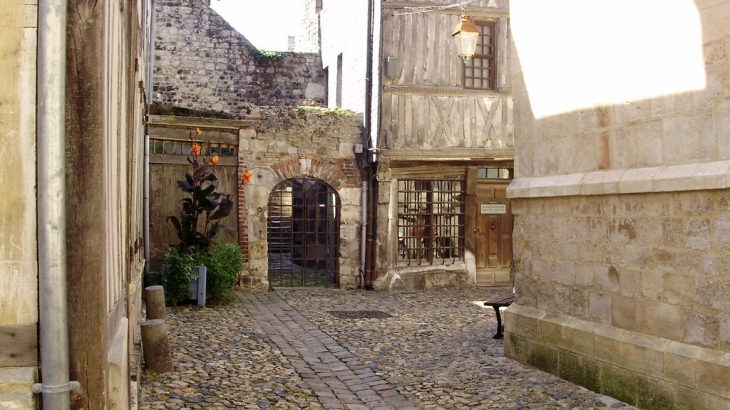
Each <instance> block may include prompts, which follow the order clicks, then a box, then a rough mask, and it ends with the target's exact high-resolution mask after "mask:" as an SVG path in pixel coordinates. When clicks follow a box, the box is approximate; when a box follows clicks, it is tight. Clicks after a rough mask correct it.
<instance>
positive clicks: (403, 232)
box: [398, 180, 464, 266]
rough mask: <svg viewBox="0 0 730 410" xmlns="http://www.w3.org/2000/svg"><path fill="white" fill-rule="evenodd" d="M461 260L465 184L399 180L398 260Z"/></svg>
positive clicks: (405, 262)
mask: <svg viewBox="0 0 730 410" xmlns="http://www.w3.org/2000/svg"><path fill="white" fill-rule="evenodd" d="M463 260H464V181H461V180H454V181H430V180H400V181H398V261H399V264H403V265H409V266H410V265H436V264H448V263H454V262H456V261H463Z"/></svg>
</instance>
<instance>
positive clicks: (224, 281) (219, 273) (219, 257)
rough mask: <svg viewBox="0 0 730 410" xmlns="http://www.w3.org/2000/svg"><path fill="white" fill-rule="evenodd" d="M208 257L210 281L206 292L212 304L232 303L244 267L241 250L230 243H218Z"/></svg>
mask: <svg viewBox="0 0 730 410" xmlns="http://www.w3.org/2000/svg"><path fill="white" fill-rule="evenodd" d="M206 256H207V257H208V264H207V265H205V266H206V267H207V268H208V281H207V284H206V291H207V293H208V296H209V298H210V300H211V301H212V302H230V301H231V300H233V298H234V295H233V291H232V288H233V286H234V285H235V284H236V282H237V281H238V273H239V272H240V270H241V266H242V265H243V253H242V252H241V248H240V247H239V246H238V245H237V244H235V243H230V242H224V243H218V244H216V245H215V247H214V248H213V249H212V251H211V253H210V255H206Z"/></svg>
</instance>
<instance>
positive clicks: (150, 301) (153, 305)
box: [144, 285, 167, 319]
mask: <svg viewBox="0 0 730 410" xmlns="http://www.w3.org/2000/svg"><path fill="white" fill-rule="evenodd" d="M144 300H145V304H146V305H147V319H165V318H166V317H167V310H166V308H165V290H164V289H163V288H162V286H159V285H157V286H148V287H146V288H144Z"/></svg>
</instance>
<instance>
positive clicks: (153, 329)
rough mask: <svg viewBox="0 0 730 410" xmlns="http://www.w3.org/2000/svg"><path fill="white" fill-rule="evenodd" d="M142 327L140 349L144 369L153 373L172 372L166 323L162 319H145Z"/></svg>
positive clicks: (141, 324)
mask: <svg viewBox="0 0 730 410" xmlns="http://www.w3.org/2000/svg"><path fill="white" fill-rule="evenodd" d="M140 326H141V327H142V350H143V351H144V362H145V370H147V371H150V372H153V373H168V372H172V370H173V369H172V357H171V356H170V346H169V344H168V343H167V325H166V324H165V320H164V319H152V320H145V321H144V322H142V323H140Z"/></svg>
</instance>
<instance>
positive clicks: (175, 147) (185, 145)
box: [150, 139, 238, 157]
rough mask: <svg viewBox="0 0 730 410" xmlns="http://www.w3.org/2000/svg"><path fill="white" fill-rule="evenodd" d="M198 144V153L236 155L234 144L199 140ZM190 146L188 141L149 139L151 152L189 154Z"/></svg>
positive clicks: (222, 155)
mask: <svg viewBox="0 0 730 410" xmlns="http://www.w3.org/2000/svg"><path fill="white" fill-rule="evenodd" d="M199 144H200V155H202V156H210V155H218V156H221V157H235V156H236V155H238V154H237V153H236V145H234V144H227V143H224V142H221V143H219V142H204V141H201V142H199ZM190 147H191V143H190V141H178V140H158V139H150V153H151V154H168V155H190Z"/></svg>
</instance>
